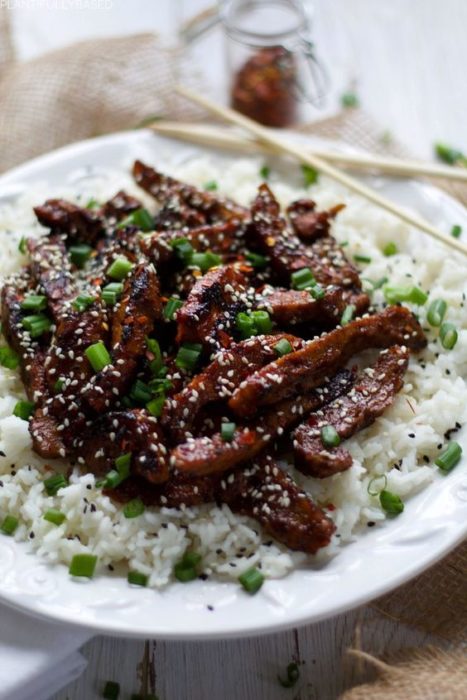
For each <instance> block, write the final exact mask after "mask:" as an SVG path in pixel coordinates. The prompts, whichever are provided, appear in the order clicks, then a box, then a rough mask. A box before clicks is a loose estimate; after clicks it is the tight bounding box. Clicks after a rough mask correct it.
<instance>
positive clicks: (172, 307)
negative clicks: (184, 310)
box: [164, 297, 183, 321]
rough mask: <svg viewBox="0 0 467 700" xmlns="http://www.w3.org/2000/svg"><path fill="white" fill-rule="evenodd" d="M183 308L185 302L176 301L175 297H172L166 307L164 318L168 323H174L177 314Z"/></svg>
mask: <svg viewBox="0 0 467 700" xmlns="http://www.w3.org/2000/svg"><path fill="white" fill-rule="evenodd" d="M181 306H183V301H181V299H176V298H175V297H171V298H170V299H169V300H168V302H167V304H166V305H165V306H164V318H166V319H167V320H168V321H172V320H173V318H174V315H175V312H176V311H178V309H179V308H180V307H181Z"/></svg>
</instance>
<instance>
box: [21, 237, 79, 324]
mask: <svg viewBox="0 0 467 700" xmlns="http://www.w3.org/2000/svg"><path fill="white" fill-rule="evenodd" d="M27 245H28V251H29V254H30V257H31V273H32V277H33V280H34V281H35V283H36V284H37V285H38V287H39V288H40V293H42V294H45V296H46V297H47V304H48V307H49V309H50V312H51V314H52V316H53V318H54V319H55V320H57V319H59V318H60V316H61V314H62V313H63V308H64V305H65V303H66V302H67V301H69V300H70V299H72V298H74V297H75V296H76V295H77V291H76V285H75V282H74V280H73V275H72V272H71V265H70V259H69V257H68V253H67V250H66V247H65V241H64V238H63V236H61V235H56V234H54V235H51V236H43V237H41V238H30V239H29V240H28V244H27Z"/></svg>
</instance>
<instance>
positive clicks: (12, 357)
mask: <svg viewBox="0 0 467 700" xmlns="http://www.w3.org/2000/svg"><path fill="white" fill-rule="evenodd" d="M0 365H2V367H7V368H8V369H16V368H17V367H18V365H19V355H18V354H17V353H16V352H15V351H14V350H12V349H11V348H8V347H3V348H0Z"/></svg>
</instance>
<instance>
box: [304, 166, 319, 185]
mask: <svg viewBox="0 0 467 700" xmlns="http://www.w3.org/2000/svg"><path fill="white" fill-rule="evenodd" d="M300 167H301V169H302V173H303V181H304V184H305V187H309V186H310V185H314V184H315V183H316V182H318V179H319V173H318V171H317V170H316V168H313V167H312V166H311V165H305V164H303V165H302V166H300Z"/></svg>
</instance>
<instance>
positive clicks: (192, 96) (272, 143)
mask: <svg viewBox="0 0 467 700" xmlns="http://www.w3.org/2000/svg"><path fill="white" fill-rule="evenodd" d="M176 91H177V92H178V93H179V94H180V95H183V96H184V97H185V98H187V99H188V100H190V101H191V102H194V103H196V104H198V105H200V106H202V107H204V108H205V109H206V110H207V111H208V112H210V113H211V114H213V115H216V116H217V117H220V118H221V119H223V120H224V121H226V122H228V123H230V124H232V125H234V126H239V127H240V128H242V129H243V130H244V131H246V132H247V133H249V134H250V135H251V136H253V137H254V138H255V139H256V140H257V141H258V142H259V143H260V144H262V145H263V146H264V147H266V148H268V149H269V150H272V151H273V152H274V153H281V154H284V155H289V156H292V157H293V158H295V159H296V160H297V161H298V162H299V163H303V164H306V165H310V166H311V167H313V168H315V169H316V170H318V172H320V173H323V174H324V175H328V176H329V177H331V178H332V179H333V180H335V181H336V182H339V183H341V184H342V185H344V186H345V187H347V188H348V189H349V190H351V191H352V192H356V193H357V194H359V195H360V196H362V197H364V198H365V199H367V200H368V201H370V202H372V203H373V204H377V205H378V206H380V207H382V208H383V209H386V211H389V212H390V213H391V214H393V215H394V216H397V217H398V218H399V219H402V221H405V222H406V223H408V224H410V225H411V226H415V227H416V228H419V229H421V230H422V231H425V233H428V234H429V235H430V236H432V237H433V238H435V239H436V240H438V241H440V242H441V243H444V244H445V245H447V246H449V247H451V248H454V249H455V250H457V251H459V252H461V253H464V255H467V244H465V243H463V242H462V241H460V240H459V239H457V238H453V237H452V236H449V235H446V234H444V233H443V232H442V231H440V230H439V229H437V228H436V227H435V226H432V225H431V224H430V223H428V221H425V220H424V219H422V218H420V217H418V216H417V215H415V214H412V213H411V212H409V211H407V210H405V209H403V208H402V207H399V206H398V205H397V204H394V202H391V200H389V199H386V197H383V196H381V195H380V194H378V192H376V191H375V190H373V189H371V187H368V186H367V185H364V184H363V183H361V182H359V181H358V180H355V179H354V178H353V177H351V176H350V175H347V174H346V173H344V172H342V171H341V170H339V169H338V168H336V167H335V166H334V165H333V164H332V162H331V160H332V157H331V158H330V157H329V156H330V154H329V153H326V154H322V153H321V154H318V153H317V152H314V151H313V152H311V151H308V150H305V149H304V148H303V145H301V144H300V145H297V144H295V143H292V142H291V141H288V140H287V139H286V138H284V137H282V136H280V135H278V134H277V133H275V132H273V131H271V130H269V129H267V128H266V127H263V126H261V125H260V124H258V123H257V122H255V121H253V119H249V118H248V117H246V116H244V115H243V114H240V113H239V112H236V111H235V110H233V109H230V108H229V107H223V106H221V105H218V104H216V103H214V102H212V101H211V100H209V99H207V98H206V97H203V96H201V95H198V94H197V93H194V92H193V91H192V90H189V89H187V88H185V87H177V88H176ZM152 128H153V129H155V130H156V131H159V133H162V132H163V128H164V125H163V124H162V128H161V123H160V122H156V123H155V124H153V125H152ZM168 128H169V127H168V126H167V125H166V127H165V129H166V131H165V133H166V135H169V134H168ZM201 133H202V132H201V131H199V132H198V135H200V134H201ZM170 135H171V136H178V137H179V138H180V137H181V136H182V133H181V131H180V130H179V132H178V134H176V133H175V131H174V130H173V129H172V133H171V134H170ZM204 137H205V138H207V136H206V131H204ZM224 137H225V134H224ZM224 137H223V138H224ZM217 138H219V133H218V134H217ZM227 138H229V139H230V146H231V147H232V146H234V144H236V143H238V138H239V137H237V136H235V135H232V134H231V135H230V136H229V137H227ZM199 142H203V143H205V144H206V143H207V141H206V140H204V141H199V140H198V143H199ZM246 143H247V145H248V141H247V142H246ZM210 145H217V146H221V145H222V143H221V141H219V140H218V141H217V143H214V141H212V140H211V143H210ZM362 157H363V156H359V158H362ZM339 158H340V159H339V160H338V156H337V154H335V161H334V162H339V163H341V164H343V165H350V163H345V162H344V160H343V156H342V155H341V154H339ZM349 158H352V159H353V161H354V163H355V164H356V158H357V156H353V155H352V156H349V155H347V154H346V155H345V159H349ZM388 160H389V159H386V161H388ZM391 160H392V161H394V159H391ZM397 162H398V163H399V167H400V162H399V161H397ZM373 163H374V160H373ZM411 165H412V164H411V163H408V164H407V167H410V166H411ZM372 167H374V165H373V166H372ZM424 168H435V169H438V168H442V170H443V176H445V171H446V170H449V171H451V169H450V168H449V169H447V168H444V167H442V166H436V165H432V166H429V165H426V166H424ZM456 170H459V169H456ZM386 172H387V171H386ZM393 173H394V171H393ZM399 173H400V170H399ZM404 174H425V175H426V174H431V175H435V173H433V172H431V173H428V172H427V171H425V172H424V173H421V171H420V168H419V167H418V166H417V170H416V171H415V170H413V169H412V170H411V171H408V170H406V171H405V173H404ZM436 176H439V170H437V172H436ZM457 179H465V176H464V173H463V172H462V177H461V176H460V174H458V175H457Z"/></svg>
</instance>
